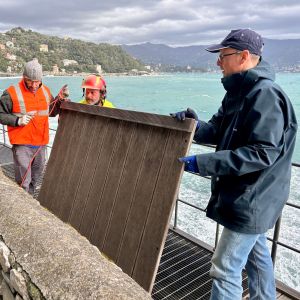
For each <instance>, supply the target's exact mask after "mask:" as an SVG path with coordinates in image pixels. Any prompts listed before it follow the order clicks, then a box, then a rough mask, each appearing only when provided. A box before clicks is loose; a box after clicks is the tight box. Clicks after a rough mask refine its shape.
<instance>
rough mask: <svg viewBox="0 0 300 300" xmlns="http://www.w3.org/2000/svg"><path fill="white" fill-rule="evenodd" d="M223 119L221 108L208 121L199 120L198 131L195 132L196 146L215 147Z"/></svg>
mask: <svg viewBox="0 0 300 300" xmlns="http://www.w3.org/2000/svg"><path fill="white" fill-rule="evenodd" d="M222 118H223V107H222V106H221V107H220V108H219V110H218V112H217V113H216V114H214V115H213V117H212V118H211V119H210V120H209V121H208V122H204V121H201V120H199V123H200V126H199V129H198V130H197V131H196V132H195V135H194V140H195V142H196V143H198V144H211V145H216V144H217V142H218V132H219V127H220V125H221V122H222Z"/></svg>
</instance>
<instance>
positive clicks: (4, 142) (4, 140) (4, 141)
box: [2, 125, 6, 145]
mask: <svg viewBox="0 0 300 300" xmlns="http://www.w3.org/2000/svg"><path fill="white" fill-rule="evenodd" d="M2 135H3V144H4V145H6V137H5V130H4V125H2Z"/></svg>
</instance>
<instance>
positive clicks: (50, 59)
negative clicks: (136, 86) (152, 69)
mask: <svg viewBox="0 0 300 300" xmlns="http://www.w3.org/2000/svg"><path fill="white" fill-rule="evenodd" d="M0 44H1V49H0V53H1V56H0V71H2V72H6V71H7V68H8V67H9V66H10V69H11V72H15V73H18V72H21V71H22V69H23V65H24V63H25V62H26V61H29V60H31V59H32V58H34V57H36V58H38V60H39V62H40V63H41V64H42V65H43V69H44V71H49V72H51V71H52V70H53V66H54V65H57V67H58V68H59V71H61V70H62V69H64V70H65V71H66V72H74V71H75V72H91V73H95V72H96V66H97V65H100V66H101V68H102V71H103V72H109V73H120V72H128V71H130V70H132V69H137V70H144V65H143V64H142V63H141V62H139V61H138V60H136V59H134V58H133V57H131V56H130V55H129V54H127V53H126V52H125V51H124V50H123V49H122V48H121V47H120V46H113V45H109V44H104V43H103V44H95V43H91V42H83V41H81V40H76V39H71V38H59V37H55V36H48V35H44V34H40V33H37V32H33V31H32V30H25V29H23V28H20V27H18V28H14V29H12V30H10V31H7V32H6V33H2V34H0ZM41 45H47V46H48V49H47V50H48V51H41V49H40V48H41ZM64 60H65V61H64ZM66 60H69V61H75V62H73V63H71V64H69V65H67V63H66ZM76 62H77V63H76Z"/></svg>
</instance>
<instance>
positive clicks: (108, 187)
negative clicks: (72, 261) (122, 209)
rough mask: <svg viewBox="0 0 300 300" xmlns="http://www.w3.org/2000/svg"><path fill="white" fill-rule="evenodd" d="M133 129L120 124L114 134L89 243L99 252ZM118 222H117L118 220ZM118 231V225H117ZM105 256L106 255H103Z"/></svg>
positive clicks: (113, 205)
mask: <svg viewBox="0 0 300 300" xmlns="http://www.w3.org/2000/svg"><path fill="white" fill-rule="evenodd" d="M133 131H134V127H133V126H132V124H130V123H129V122H123V121H122V122H120V124H119V130H118V133H117V134H116V136H115V138H116V144H115V147H114V149H113V151H112V152H111V157H110V165H109V169H108V171H107V179H106V183H105V187H104V189H103V193H102V201H101V208H100V209H99V211H98V215H97V219H96V220H95V224H94V227H93V231H92V233H91V242H92V243H93V244H94V245H96V246H97V247H98V248H99V249H100V250H101V251H102V249H103V243H104V240H105V236H106V232H107V230H108V228H109V225H110V220H111V216H112V214H113V211H114V209H115V205H116V203H118V202H117V201H116V199H117V198H118V194H119V187H120V182H121V181H122V175H123V172H124V165H125V162H126V158H127V156H128V150H129V149H130V140H131V137H132V133H133ZM118 221H119V220H118ZM118 227H119V229H120V225H119V223H118ZM105 254H106V255H107V253H105Z"/></svg>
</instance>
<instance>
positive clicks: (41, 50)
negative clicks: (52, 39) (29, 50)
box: [40, 44, 48, 52]
mask: <svg viewBox="0 0 300 300" xmlns="http://www.w3.org/2000/svg"><path fill="white" fill-rule="evenodd" d="M40 52H48V45H46V44H41V45H40Z"/></svg>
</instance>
